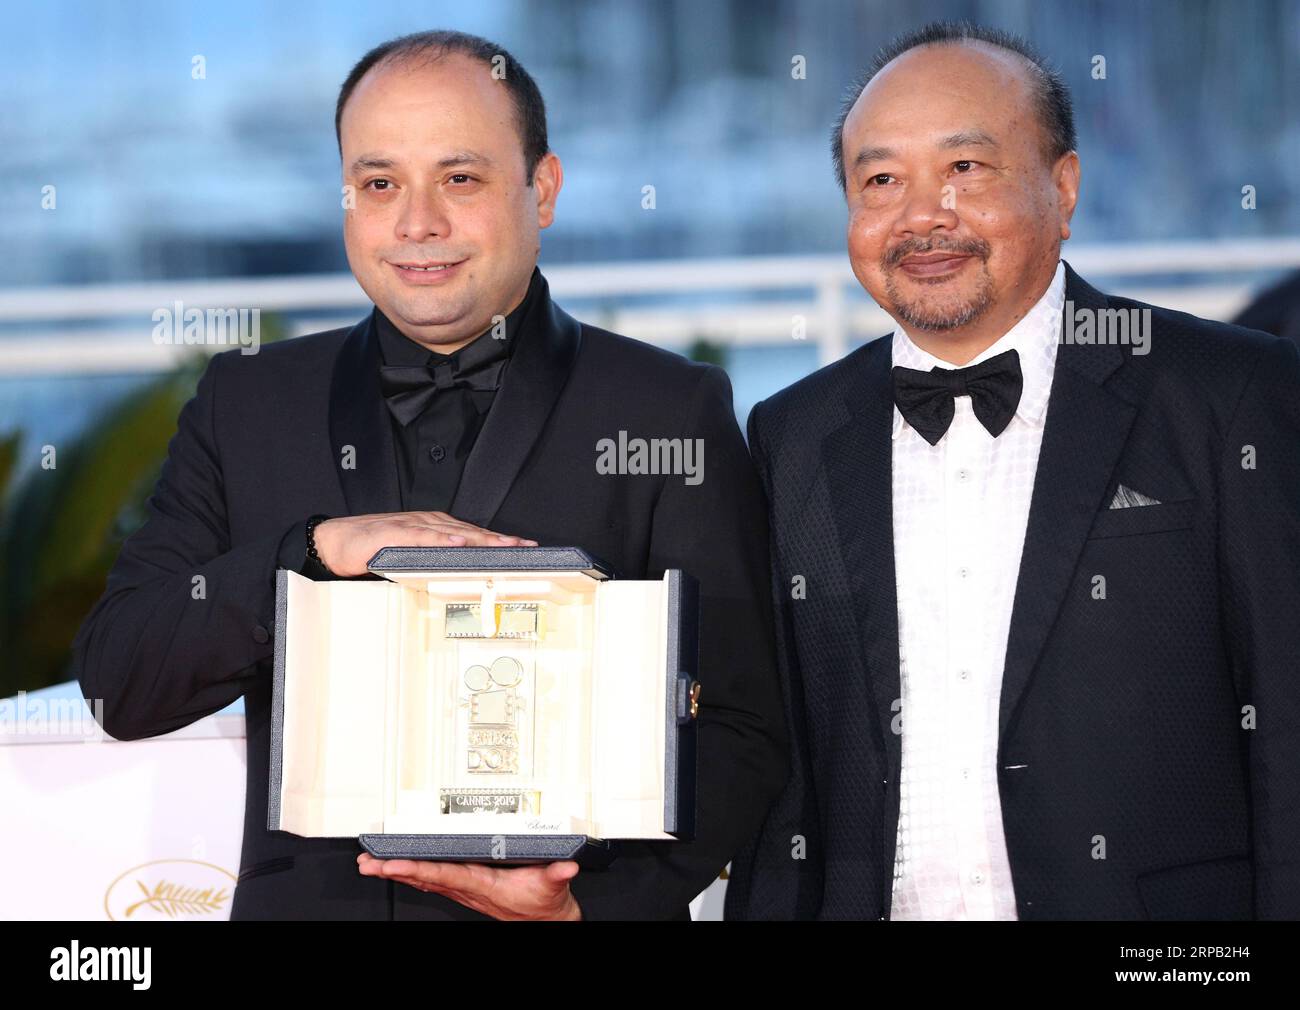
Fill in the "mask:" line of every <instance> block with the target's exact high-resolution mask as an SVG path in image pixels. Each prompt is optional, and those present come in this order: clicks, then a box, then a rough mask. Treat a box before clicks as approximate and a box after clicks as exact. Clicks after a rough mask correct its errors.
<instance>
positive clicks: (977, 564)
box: [890, 262, 1065, 919]
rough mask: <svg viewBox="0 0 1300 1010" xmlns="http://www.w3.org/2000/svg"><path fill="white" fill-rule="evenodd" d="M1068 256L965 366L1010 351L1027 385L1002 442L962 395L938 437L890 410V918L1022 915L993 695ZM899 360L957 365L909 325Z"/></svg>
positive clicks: (898, 340)
mask: <svg viewBox="0 0 1300 1010" xmlns="http://www.w3.org/2000/svg"><path fill="white" fill-rule="evenodd" d="M1064 303H1065V266H1064V264H1062V263H1059V262H1058V263H1057V266H1056V274H1055V276H1054V277H1053V278H1052V282H1051V284H1050V285H1049V286H1048V288H1047V291H1046V292H1045V293H1044V294H1043V296H1042V298H1040V299H1039V300H1038V302H1037V303H1035V305H1034V306H1033V308H1031V309H1030V310H1029V312H1028V313H1027V314H1026V315H1025V317H1024V318H1023V319H1021V320H1020V321H1019V322H1018V323H1016V325H1015V326H1014V327H1012V329H1010V330H1009V331H1008V332H1007V333H1006V334H1004V335H1003V336H1002V337H1001V338H1000V339H999V340H998V341H997V342H996V343H994V344H993V345H992V346H991V347H989V348H988V349H986V350H985V351H984V352H983V353H981V354H980V355H979V356H978V357H976V358H975V359H974V360H973V361H972V362H970V364H976V363H978V362H981V361H984V360H986V359H988V358H991V357H993V356H994V355H997V354H1001V353H1003V352H1004V351H1008V350H1011V349H1012V348H1015V349H1016V351H1017V352H1018V353H1019V355H1020V367H1021V371H1022V373H1023V376H1024V388H1023V391H1022V393H1021V396H1020V403H1019V406H1018V407H1017V409H1016V414H1015V417H1013V418H1012V420H1011V423H1010V424H1009V425H1007V427H1006V429H1005V430H1004V431H1003V432H1002V434H1001V435H999V436H998V437H997V438H994V437H992V436H991V435H990V434H989V433H988V432H987V431H986V430H985V428H984V426H983V425H982V424H980V422H979V420H978V419H977V418H976V417H975V415H974V413H973V411H972V410H971V400H970V397H969V396H960V397H957V398H956V402H955V412H954V417H953V421H952V426H951V427H950V428H949V429H948V431H947V433H946V434H945V435H944V436H943V438H941V439H940V440H939V443H938V445H934V446H931V445H930V444H929V443H928V442H927V441H926V440H925V439H924V438H922V437H921V435H920V434H919V433H918V432H916V431H915V430H914V429H913V428H912V427H911V425H909V424H908V423H907V422H906V421H904V420H903V417H902V415H901V414H900V413H899V412H898V408H897V407H895V408H894V427H893V448H892V452H893V502H894V566H895V573H896V578H897V588H898V624H899V629H898V630H899V662H900V672H901V676H902V710H901V711H902V730H903V732H902V745H903V748H902V754H903V764H902V778H901V782H900V791H901V807H900V812H899V820H898V845H897V852H896V856H895V862H894V894H893V907H892V909H891V912H890V918H891V919H1015V918H1016V917H1017V916H1016V900H1015V890H1014V888H1013V887H1012V882H1011V868H1010V864H1009V862H1008V859H1007V847H1006V839H1005V836H1004V834H1003V827H1002V805H1001V800H1000V798H999V795H998V776H997V749H998V705H999V699H1000V696H1001V688H1002V668H1003V664H1004V662H1005V659H1006V650H1007V632H1008V630H1009V627H1010V624H1011V606H1012V602H1013V600H1014V598H1015V592H1016V579H1017V575H1018V574H1019V570H1020V554H1021V550H1022V549H1023V547H1024V542H1025V525H1026V522H1027V521H1028V518H1029V501H1030V496H1031V495H1032V493H1033V488H1034V473H1035V471H1036V469H1037V466H1038V450H1039V447H1040V445H1041V444H1042V437H1043V424H1044V421H1045V420H1046V415H1047V401H1048V397H1049V395H1050V393H1051V386H1052V374H1053V371H1054V369H1055V366H1056V348H1057V344H1058V341H1059V339H1060V331H1061V312H1062V309H1063V307H1064ZM893 364H894V365H902V366H903V367H905V368H918V369H922V370H927V371H928V370H929V369H931V368H933V367H936V366H938V367H940V368H956V367H958V366H956V365H953V364H951V363H949V362H945V361H941V360H939V359H938V358H935V357H933V356H931V355H930V354H927V353H926V352H925V351H923V350H921V349H920V348H919V347H917V346H916V344H914V343H913V342H912V340H911V339H910V338H909V337H908V335H907V334H906V333H905V332H904V331H903V330H902V329H901V328H900V329H898V330H896V331H895V332H894V336H893Z"/></svg>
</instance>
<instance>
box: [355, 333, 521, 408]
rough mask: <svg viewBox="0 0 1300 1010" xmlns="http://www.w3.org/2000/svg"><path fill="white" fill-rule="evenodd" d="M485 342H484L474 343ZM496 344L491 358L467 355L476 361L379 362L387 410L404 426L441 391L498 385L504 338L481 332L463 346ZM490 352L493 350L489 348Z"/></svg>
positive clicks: (495, 386)
mask: <svg viewBox="0 0 1300 1010" xmlns="http://www.w3.org/2000/svg"><path fill="white" fill-rule="evenodd" d="M483 341H487V345H486V346H485V347H483V348H481V349H480V348H478V347H477V345H478V344H480V343H482V342H483ZM492 345H496V347H495V350H496V352H497V353H493V354H492V357H491V358H489V359H488V360H482V359H483V357H485V355H483V354H473V355H466V356H465V357H467V358H473V359H476V360H459V359H460V358H461V355H457V356H456V357H453V358H450V359H448V360H445V361H432V360H431V361H430V362H429V363H428V364H427V365H380V366H379V388H380V389H381V390H382V391H383V394H384V401H385V402H386V403H387V404H388V409H389V410H390V411H391V412H392V415H393V416H394V417H395V418H397V420H398V423H400V424H401V425H402V426H403V427H405V426H406V425H408V424H410V423H411V422H412V421H414V420H415V419H416V418H417V417H419V416H420V415H421V414H423V413H424V409H425V408H426V407H427V406H428V405H429V401H430V400H432V399H433V398H434V397H435V396H437V395H438V393H440V392H441V391H443V390H446V389H452V388H455V387H457V386H459V387H462V388H466V389H473V390H478V391H485V392H492V391H495V390H497V389H499V388H500V386H501V373H502V370H503V369H504V368H505V365H506V355H505V341H504V340H496V339H495V338H493V337H492V336H490V335H484V336H482V337H480V338H479V339H478V340H476V341H475V342H474V344H471V345H469V346H467V347H466V348H465V350H466V351H467V352H468V351H470V350H471V349H475V350H482V351H487V350H488V348H490V347H492ZM489 353H492V352H491V351H489Z"/></svg>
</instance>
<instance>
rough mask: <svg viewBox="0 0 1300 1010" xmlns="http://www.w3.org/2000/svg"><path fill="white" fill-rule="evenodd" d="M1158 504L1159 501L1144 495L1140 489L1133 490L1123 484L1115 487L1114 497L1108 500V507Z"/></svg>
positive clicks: (1122, 507)
mask: <svg viewBox="0 0 1300 1010" xmlns="http://www.w3.org/2000/svg"><path fill="white" fill-rule="evenodd" d="M1159 504H1160V502H1159V501H1157V500H1156V499H1155V498H1152V497H1151V496H1150V495H1145V494H1143V493H1142V492H1141V491H1134V490H1133V489H1132V488H1131V487H1125V486H1124V485H1123V484H1121V485H1120V486H1119V487H1117V488H1116V489H1115V497H1114V498H1112V499H1111V500H1110V507H1111V508H1113V509H1126V508H1134V507H1136V506H1139V505H1159Z"/></svg>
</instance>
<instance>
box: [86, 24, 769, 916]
mask: <svg viewBox="0 0 1300 1010" xmlns="http://www.w3.org/2000/svg"><path fill="white" fill-rule="evenodd" d="M336 127H337V129H338V132H339V147H340V154H341V157H342V161H343V173H344V182H345V184H346V185H345V187H344V191H345V193H347V194H348V195H349V201H348V203H347V208H348V210H347V214H346V224H345V240H346V246H347V252H348V259H349V263H350V264H351V266H352V269H353V272H354V274H355V275H356V277H357V279H358V281H359V282H360V284H361V286H362V288H363V289H364V290H365V291H366V293H367V294H368V295H369V296H370V298H371V300H372V301H373V302H374V303H375V309H374V311H373V312H372V313H371V314H370V315H369V316H368V317H367V318H366V319H365V320H364V321H363V322H361V323H359V324H358V325H356V326H355V327H352V328H350V329H341V330H335V331H331V332H327V333H319V334H314V335H312V336H307V337H303V338H301V339H295V340H288V341H284V342H282V343H276V344H271V345H267V346H263V347H262V348H261V352H260V353H259V354H256V355H243V354H241V353H239V352H238V351H228V352H225V353H221V354H217V355H215V356H214V357H213V359H212V360H211V362H210V363H209V365H208V368H207V370H206V371H205V373H204V375H203V377H202V378H201V380H200V382H199V385H198V390H197V393H196V395H195V396H194V398H193V399H192V400H190V402H189V403H188V404H186V406H185V407H184V409H183V410H182V411H181V415H180V419H179V426H178V431H177V433H176V435H175V437H174V438H173V439H172V441H171V444H170V446H169V450H168V458H167V461H166V463H165V465H164V468H163V471H162V475H161V478H160V480H159V482H158V485H157V487H156V489H155V491H154V494H153V496H152V498H151V499H150V501H149V517H148V521H147V522H146V523H145V524H144V526H143V527H142V528H141V529H140V530H139V531H137V532H136V533H135V534H133V535H132V536H131V537H129V538H128V539H127V540H126V541H125V543H124V544H123V546H122V551H121V554H120V556H119V558H118V560H117V562H116V564H115V565H114V567H113V569H112V572H111V573H110V575H109V579H108V585H107V588H106V590H105V592H104V595H103V596H102V598H101V599H100V600H99V602H98V603H97V604H96V606H95V608H94V610H93V611H92V612H91V614H90V615H89V616H88V617H87V619H86V621H85V623H84V625H83V626H82V628H81V630H80V632H79V633H78V636H77V640H76V643H75V664H76V671H77V676H78V678H79V680H80V682H81V686H82V689H83V691H84V693H85V694H86V696H87V698H102V699H103V703H104V714H103V723H104V728H105V729H106V730H107V731H108V732H109V733H110V734H112V735H113V736H115V737H117V738H119V739H124V740H133V739H140V738H143V737H150V736H155V735H157V734H160V733H166V732H169V731H171V730H175V729H177V728H179V727H182V726H184V725H186V724H188V723H191V722H193V721H194V720H196V719H199V718H202V717H203V716H205V715H207V714H209V713H211V712H214V711H216V710H218V709H220V708H221V707H223V706H225V705H227V704H229V703H230V702H232V701H234V700H235V699H236V698H238V697H240V696H241V695H242V696H243V697H244V699H245V706H246V709H245V710H246V718H247V739H248V787H247V806H246V810H245V815H244V839H243V855H242V859H241V870H240V874H239V883H238V885H237V887H236V890H235V895H234V900H233V908H232V917H233V918H236V919H258V918H330V919H353V918H356V919H386V918H396V919H482V918H485V917H495V918H551V919H561V918H569V919H573V918H585V919H604V918H689V910H688V908H687V905H688V903H689V901H690V900H691V899H692V898H693V897H694V896H695V895H696V894H697V893H698V892H700V891H701V890H702V889H703V888H705V887H706V886H707V885H708V884H709V883H710V882H711V881H712V880H714V879H715V878H716V876H717V875H718V873H719V871H720V870H721V869H722V867H723V866H724V865H725V864H726V862H727V860H728V859H729V858H730V857H731V855H732V854H733V852H734V851H735V850H736V848H737V847H738V846H739V844H740V843H741V842H742V841H743V840H744V838H746V837H748V836H749V835H751V834H752V833H753V831H754V830H755V829H756V828H757V826H758V823H759V821H760V820H761V817H762V815H763V811H764V810H765V809H766V808H767V806H768V805H769V804H770V802H771V800H772V799H773V797H774V795H775V793H776V791H777V790H778V789H779V788H780V785H781V782H782V781H783V777H784V775H785V771H786V769H785V765H784V759H783V755H784V753H785V746H784V735H783V730H782V719H781V714H780V693H779V687H778V681H777V678H776V672H775V667H774V661H773V656H772V644H771V624H770V622H771V617H770V608H769V603H768V600H767V595H766V590H765V580H766V571H767V555H766V541H767V531H766V519H765V514H764V510H763V503H762V497H761V491H760V488H759V486H758V482H757V479H756V476H755V473H754V470H753V467H752V464H751V462H750V460H749V456H748V453H747V451H746V449H745V445H744V442H743V440H742V438H741V434H740V431H739V429H738V427H737V425H736V422H735V417H734V415H733V413H732V406H731V387H730V383H729V381H728V379H727V376H726V374H725V373H724V372H723V371H722V370H721V369H719V368H716V367H713V366H705V365H700V364H695V363H692V362H689V361H687V360H685V359H683V358H681V357H680V356H678V355H675V354H671V353H669V352H666V351H662V350H659V349H656V348H653V347H651V346H649V345H646V344H642V343H639V342H637V341H634V340H630V339H628V338H626V337H622V336H619V335H616V334H613V333H608V332H605V331H603V330H599V329H596V328H594V327H591V326H586V325H584V324H582V323H579V322H578V321H576V320H575V319H573V318H572V317H571V316H569V315H568V314H566V313H565V312H564V311H563V310H562V309H560V307H559V306H558V305H556V304H555V303H554V302H552V301H551V298H550V295H549V293H548V290H547V284H546V281H545V279H544V278H543V277H542V275H541V273H540V271H538V270H537V268H536V258H537V253H538V248H539V242H538V235H539V231H540V229H541V228H545V227H547V226H548V225H549V224H550V223H551V220H552V218H553V215H554V208H555V200H556V196H557V194H558V192H559V190H560V185H561V181H562V175H561V167H560V162H559V160H558V159H557V158H556V156H555V155H554V154H552V153H550V152H549V151H548V147H547V140H546V120H545V109H544V106H543V103H542V98H541V95H540V93H539V92H538V90H537V87H536V85H535V84H534V83H533V81H532V79H531V78H530V77H529V75H528V74H527V72H526V71H525V70H524V69H523V67H521V66H520V65H519V64H518V63H517V62H516V61H514V60H513V58H511V57H510V55H509V54H508V53H506V52H505V51H504V50H502V49H501V48H500V47H499V46H495V45H492V44H491V43H488V42H486V41H484V40H482V39H477V38H474V37H472V36H466V35H462V34H458V33H443V32H439V33H425V34H422V35H419V36H408V37H404V38H402V39H398V40H394V41H393V42H390V43H386V44H385V45H383V46H380V47H379V48H377V49H375V50H373V51H372V52H370V53H369V54H367V55H366V56H365V57H364V58H363V59H362V60H361V62H360V63H358V64H357V66H356V67H355V68H354V70H353V71H352V73H351V75H350V76H349V77H348V79H347V81H346V82H345V84H344V85H343V88H342V91H341V93H340V96H339V102H338V115H337V118H336ZM620 432H626V433H627V437H628V438H638V437H639V438H681V439H687V438H689V439H699V440H701V441H700V442H699V443H696V444H698V445H702V447H703V451H704V455H703V456H702V457H700V456H696V457H695V459H694V461H693V465H694V466H696V467H697V469H696V471H695V472H692V473H686V474H676V475H673V474H668V475H663V474H660V475H654V476H651V475H638V474H636V473H631V474H624V475H617V474H609V473H608V472H603V473H602V472H600V468H598V465H597V462H598V451H597V450H598V443H599V442H601V440H603V439H613V440H615V441H617V440H618V439H619V437H620V436H619V433H620ZM682 459H683V460H684V459H685V455H683V457H682ZM605 469H606V470H607V469H608V468H605ZM489 526H490V527H492V529H491V530H489V529H488V528H487V527H489ZM492 530H506V531H509V532H508V533H506V534H498V533H495V532H493V531H492ZM519 544H524V545H535V544H546V545H577V546H580V547H583V548H585V549H587V550H588V551H589V552H591V553H592V554H593V555H595V556H596V557H598V558H600V559H602V560H604V561H605V562H607V563H608V564H609V565H610V566H611V567H612V568H613V569H614V570H615V571H616V572H617V574H618V575H619V576H620V577H624V578H631V579H651V578H657V577H659V576H661V575H662V573H663V572H664V571H665V570H666V569H668V568H682V569H685V570H687V571H689V572H691V573H692V574H693V575H695V576H696V578H698V579H699V582H700V595H701V634H700V656H699V663H700V681H701V684H702V686H703V691H702V697H701V703H700V714H699V722H698V731H697V733H698V738H697V739H698V744H697V745H698V802H697V808H698V819H697V821H698V822H697V830H696V836H695V840H694V841H690V842H641V843H636V842H632V843H624V844H622V845H621V847H620V850H619V851H620V854H619V856H618V858H617V859H616V860H615V862H614V863H613V865H612V866H611V867H610V868H609V869H608V870H606V871H590V872H587V871H584V872H578V868H577V865H576V864H575V863H572V862H567V861H566V862H561V863H555V864H552V865H550V866H548V867H518V868H504V867H492V866H480V865H470V864H455V863H448V864H440V863H412V862H411V861H405V860H389V861H380V860H374V859H372V858H371V857H369V856H368V855H364V854H362V853H361V849H360V846H359V844H358V843H357V841H356V840H355V839H305V838H300V837H298V836H295V835H291V834H288V833H284V832H273V831H268V830H267V828H266V823H267V785H268V757H269V721H270V705H271V680H270V671H271V655H272V639H273V637H274V636H273V627H272V621H273V611H274V575H275V570H276V568H277V567H284V568H289V569H291V570H296V571H300V572H301V573H303V574H310V575H312V576H313V577H316V578H339V577H343V578H353V577H374V576H370V575H368V574H367V571H366V563H367V561H368V559H369V558H370V557H372V556H373V555H374V553H375V552H376V551H377V550H378V549H379V548H381V547H384V546H386V545H441V546H461V545H464V546H482V545H486V546H510V545H519ZM199 576H202V580H201V584H202V585H203V586H204V589H205V592H204V593H203V594H196V593H194V592H193V590H194V587H195V585H196V584H200V580H199V579H198V577H199ZM196 595H201V597H202V598H195V597H196ZM575 874H576V875H575Z"/></svg>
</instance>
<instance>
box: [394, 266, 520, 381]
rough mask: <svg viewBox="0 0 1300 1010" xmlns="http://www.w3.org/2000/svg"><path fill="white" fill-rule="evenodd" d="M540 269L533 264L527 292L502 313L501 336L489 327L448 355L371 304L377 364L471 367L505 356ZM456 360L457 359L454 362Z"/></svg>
mask: <svg viewBox="0 0 1300 1010" xmlns="http://www.w3.org/2000/svg"><path fill="white" fill-rule="evenodd" d="M541 276H542V272H541V270H540V269H538V268H537V267H533V276H532V278H531V279H530V280H529V282H528V291H527V292H526V293H525V294H524V299H523V301H521V302H520V303H519V304H518V305H516V306H515V308H514V309H513V310H512V311H511V312H510V314H509V315H508V316H506V322H505V338H504V339H502V340H497V339H495V338H494V337H493V336H492V327H488V328H487V329H486V330H484V331H483V332H482V333H481V334H479V335H478V336H477V337H475V338H474V339H473V340H471V341H470V342H469V343H468V344H466V345H465V346H464V347H462V348H460V349H459V350H457V351H454V352H453V353H451V354H442V353H439V352H438V351H431V350H429V349H428V348H427V347H425V346H424V345H423V344H421V343H419V342H418V341H415V340H412V339H411V338H410V337H408V336H407V335H406V334H405V333H403V332H402V331H401V330H399V329H398V328H397V327H396V326H395V325H394V324H393V322H392V320H390V319H389V318H388V317H387V316H386V315H384V313H383V312H381V311H380V310H379V307H378V306H375V329H376V331H377V332H378V334H379V351H380V357H381V363H382V364H385V365H440V364H442V363H443V362H447V361H451V362H453V368H472V367H475V366H477V365H481V364H487V363H488V362H489V361H494V360H496V359H497V358H499V357H509V356H510V352H511V350H513V348H514V345H515V344H516V342H517V341H516V335H517V334H518V331H519V328H520V325H521V323H522V322H523V320H524V317H525V316H526V315H527V314H528V309H529V308H530V307H531V305H532V303H533V302H534V301H536V295H537V289H538V287H539V286H540V283H541ZM457 359H459V361H457Z"/></svg>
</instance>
